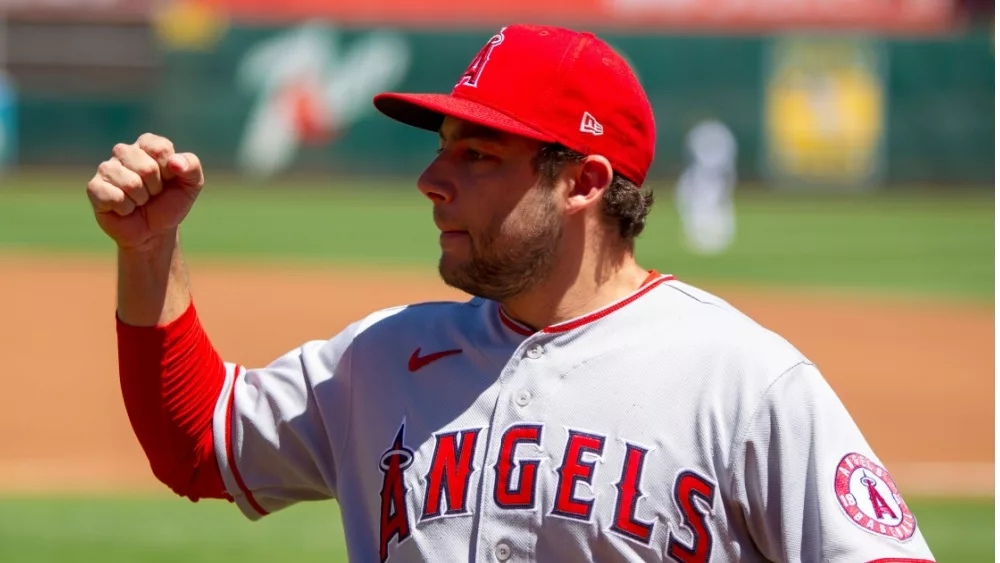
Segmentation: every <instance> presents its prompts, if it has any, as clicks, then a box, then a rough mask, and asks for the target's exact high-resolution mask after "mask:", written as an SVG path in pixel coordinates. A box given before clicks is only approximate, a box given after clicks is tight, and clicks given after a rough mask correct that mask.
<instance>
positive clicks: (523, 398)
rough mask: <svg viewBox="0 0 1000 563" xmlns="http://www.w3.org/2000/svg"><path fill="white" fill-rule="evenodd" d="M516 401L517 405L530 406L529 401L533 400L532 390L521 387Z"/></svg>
mask: <svg viewBox="0 0 1000 563" xmlns="http://www.w3.org/2000/svg"><path fill="white" fill-rule="evenodd" d="M514 402H515V403H517V406H519V407H526V406H528V403H530V402H531V391H528V390H527V389H521V390H520V391H518V393H517V396H516V397H514Z"/></svg>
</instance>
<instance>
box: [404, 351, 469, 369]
mask: <svg viewBox="0 0 1000 563" xmlns="http://www.w3.org/2000/svg"><path fill="white" fill-rule="evenodd" d="M461 353H462V350H461V349H458V350H444V351H443V352H434V353H433V354H427V355H426V356H421V355H420V348H417V349H416V350H414V351H413V355H412V356H410V363H409V366H408V367H409V368H410V371H411V372H413V371H417V370H418V369H420V368H422V367H424V366H426V365H427V364H429V363H431V362H436V361H438V360H440V359H441V358H446V357H448V356H454V355H455V354H461Z"/></svg>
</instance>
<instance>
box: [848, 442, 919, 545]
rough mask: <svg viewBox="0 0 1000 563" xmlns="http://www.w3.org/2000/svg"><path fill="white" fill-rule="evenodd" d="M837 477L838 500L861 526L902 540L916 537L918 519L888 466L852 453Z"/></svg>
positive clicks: (849, 516)
mask: <svg viewBox="0 0 1000 563" xmlns="http://www.w3.org/2000/svg"><path fill="white" fill-rule="evenodd" d="M836 475H837V476H836V479H835V480H834V489H835V490H836V491H837V501H838V502H839V503H840V506H841V508H843V509H844V513H845V514H846V515H847V517H848V518H850V519H851V521H852V522H854V523H855V524H856V525H857V526H859V527H861V528H863V529H865V530H867V531H869V532H872V533H874V534H879V535H883V536H886V537H890V538H895V539H897V540H899V541H905V540H908V539H910V538H911V537H912V536H913V532H914V531H915V530H916V528H917V523H916V519H915V518H914V516H913V513H912V512H910V509H909V508H907V507H906V503H905V502H903V497H902V495H900V494H899V490H898V489H897V488H896V483H894V482H893V480H892V477H890V476H889V472H888V471H886V470H885V468H884V467H882V466H880V465H878V464H876V463H875V462H873V461H872V460H870V459H868V458H867V457H865V456H863V455H861V454H858V453H851V454H847V455H846V456H844V458H843V459H841V460H840V464H838V465H837V474H836Z"/></svg>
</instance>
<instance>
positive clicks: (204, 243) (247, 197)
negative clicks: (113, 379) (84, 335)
mask: <svg viewBox="0 0 1000 563" xmlns="http://www.w3.org/2000/svg"><path fill="white" fill-rule="evenodd" d="M0 181H2V182H3V184H2V188H0V251H2V250H4V249H8V250H21V251H29V252H36V251H49V250H53V251H75V252H100V253H104V254H105V255H110V253H111V252H112V247H111V245H110V242H109V241H107V240H106V239H105V238H104V236H103V235H102V233H101V232H100V231H99V229H98V228H97V226H96V224H95V223H94V220H93V217H92V216H91V214H90V212H89V205H88V203H87V201H86V196H85V195H84V193H83V181H81V180H80V179H72V180H67V179H54V178H51V177H26V178H13V179H12V178H6V179H0ZM348 183H349V185H350V189H343V185H344V184H348ZM76 184H79V185H76ZM334 186H337V188H336V189H335V187H334ZM667 188H669V187H667ZM896 192H897V193H894V194H892V195H864V194H852V195H838V196H811V195H801V194H799V195H789V194H762V193H760V192H755V193H751V194H748V195H742V196H741V197H740V198H739V200H738V219H737V221H738V225H737V229H738V232H737V240H736V242H735V244H734V246H733V247H732V248H731V249H730V251H729V252H728V253H727V254H725V255H723V256H720V257H704V256H696V255H693V254H690V253H689V252H687V251H686V250H685V249H684V247H683V244H682V241H681V237H680V231H679V228H678V222H677V219H676V216H675V214H674V210H673V208H672V206H671V201H670V200H671V193H670V192H669V189H664V190H660V191H659V192H658V195H659V198H660V201H659V203H658V204H657V206H655V207H654V212H653V214H652V216H651V218H650V221H649V224H648V227H647V230H646V232H645V233H643V235H642V237H641V238H640V241H639V244H638V255H639V258H640V261H641V262H642V263H643V264H644V265H646V266H647V267H652V268H657V269H659V270H661V271H665V272H671V273H674V274H677V275H678V276H679V277H681V278H683V279H688V280H698V281H702V280H712V281H726V282H741V283H754V284H782V285H805V286H824V287H830V288H843V289H848V290H856V289H860V290H876V291H884V292H890V293H917V294H924V295H945V296H949V297H960V298H972V299H977V300H989V299H992V296H993V290H994V286H993V280H994V258H993V256H994V238H993V231H994V212H993V209H994V206H993V192H992V191H987V190H981V191H978V192H975V193H971V194H970V193H968V192H966V193H959V194H953V195H950V196H948V197H944V196H942V195H940V193H939V194H936V195H927V193H926V192H917V193H906V191H905V190H896ZM898 192H902V195H900V194H899V193H898ZM184 240H185V242H184V244H185V249H186V250H187V251H188V253H189V255H192V256H200V257H210V258H212V259H219V260H247V259H252V260H258V261H262V260H263V261H271V262H278V261H294V262H304V263H320V264H324V263H326V264H331V263H334V264H348V265H349V264H363V265H380V266H385V267H390V268H391V267H398V266H406V265H421V266H426V265H428V264H432V263H434V261H435V260H436V257H437V254H438V247H437V237H436V231H435V228H434V226H433V224H432V222H431V208H430V204H429V203H427V202H426V201H425V200H424V199H422V197H421V196H420V195H419V194H418V193H417V191H416V189H415V188H412V187H408V186H407V185H406V183H405V182H397V183H380V184H365V183H362V182H346V181H337V180H332V179H331V180H327V181H322V182H321V181H316V180H314V181H312V182H301V181H300V182H295V183H288V184H286V185H274V186H270V187H266V188H264V187H260V186H258V187H256V188H253V189H239V188H238V186H237V184H235V183H234V182H233V181H231V180H220V181H216V182H213V183H211V184H209V186H208V187H207V188H206V191H205V192H204V194H203V196H202V198H201V200H200V201H199V202H198V204H197V205H196V207H195V209H194V210H193V211H192V214H191V216H190V217H189V218H188V220H187V222H186V223H185V228H184Z"/></svg>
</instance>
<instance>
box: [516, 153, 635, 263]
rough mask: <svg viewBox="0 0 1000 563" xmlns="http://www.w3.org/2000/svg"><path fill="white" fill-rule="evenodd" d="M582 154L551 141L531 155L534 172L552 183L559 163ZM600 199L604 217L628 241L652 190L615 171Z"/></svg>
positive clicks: (568, 161)
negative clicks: (643, 187)
mask: <svg viewBox="0 0 1000 563" xmlns="http://www.w3.org/2000/svg"><path fill="white" fill-rule="evenodd" d="M584 158H586V157H585V156H584V155H582V154H580V153H578V152H576V151H574V150H572V149H569V148H567V147H565V146H563V145H561V144H558V143H553V144H548V145H545V146H543V147H542V149H541V150H540V151H539V152H538V155H536V157H535V165H536V170H537V171H538V174H540V175H541V176H542V178H543V179H544V180H545V181H546V182H548V183H552V182H555V180H556V178H557V177H558V176H559V173H560V172H561V171H562V169H563V166H565V165H566V164H569V163H572V162H581V161H583V159H584ZM601 203H602V209H603V211H604V217H605V218H606V219H607V220H608V221H610V222H612V223H613V224H615V225H617V227H618V234H619V235H621V237H622V239H624V240H625V241H626V242H628V243H629V244H632V243H634V241H635V238H636V237H638V236H639V234H640V233H641V232H642V230H643V229H644V228H645V227H646V217H647V216H648V215H649V211H650V209H651V208H652V207H653V191H652V190H650V189H647V190H643V189H641V188H640V187H639V186H637V185H636V184H635V182H633V181H631V180H629V179H628V178H626V177H624V176H622V175H621V174H619V173H617V172H615V174H614V177H613V178H612V179H611V185H610V186H608V189H607V191H605V192H604V198H603V200H602V202H601Z"/></svg>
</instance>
